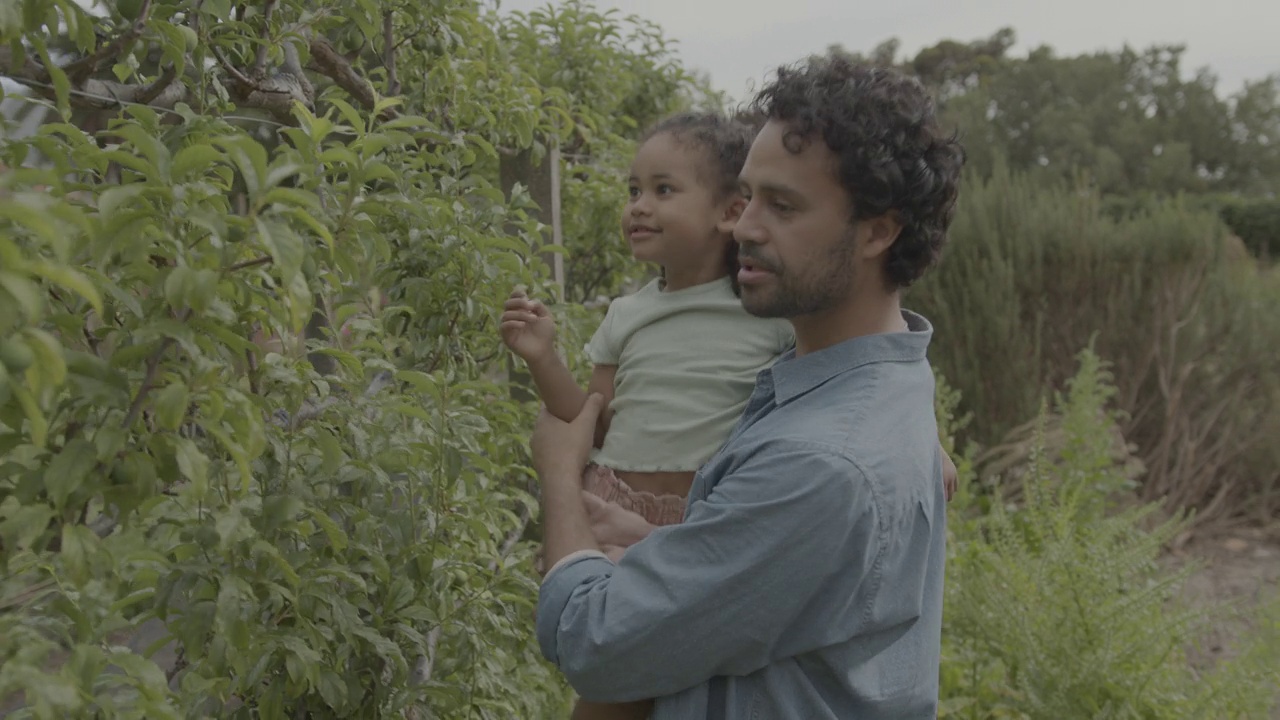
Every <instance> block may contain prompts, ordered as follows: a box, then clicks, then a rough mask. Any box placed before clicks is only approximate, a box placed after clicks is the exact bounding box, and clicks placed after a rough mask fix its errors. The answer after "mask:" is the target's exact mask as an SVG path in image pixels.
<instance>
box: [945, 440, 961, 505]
mask: <svg viewBox="0 0 1280 720" xmlns="http://www.w3.org/2000/svg"><path fill="white" fill-rule="evenodd" d="M959 487H960V473H959V471H958V470H956V464H955V462H954V461H952V459H951V456H950V455H948V454H947V453H946V451H945V450H944V451H943V452H942V489H943V491H944V492H945V493H946V495H947V502H951V498H953V497H955V496H956V489H957V488H959Z"/></svg>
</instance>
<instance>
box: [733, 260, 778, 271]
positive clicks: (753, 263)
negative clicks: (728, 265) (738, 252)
mask: <svg viewBox="0 0 1280 720" xmlns="http://www.w3.org/2000/svg"><path fill="white" fill-rule="evenodd" d="M738 267H740V268H742V269H743V270H746V271H747V272H753V273H754V272H770V273H771V272H775V271H774V269H773V267H772V266H770V265H768V264H766V263H762V262H760V261H759V260H755V259H753V258H748V257H742V256H739V257H738Z"/></svg>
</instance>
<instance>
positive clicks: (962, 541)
mask: <svg viewBox="0 0 1280 720" xmlns="http://www.w3.org/2000/svg"><path fill="white" fill-rule="evenodd" d="M1114 394H1115V389H1114V387H1113V386H1112V385H1111V383H1110V377H1109V375H1108V374H1107V372H1106V369H1105V367H1104V366H1103V364H1102V363H1101V361H1100V360H1099V358H1098V356H1097V355H1095V354H1094V353H1093V352H1092V351H1086V352H1084V353H1082V354H1081V355H1080V366H1079V371H1078V372H1077V374H1076V375H1075V377H1074V378H1073V379H1072V380H1071V382H1070V383H1069V389H1068V391H1067V392H1066V394H1065V395H1063V396H1061V397H1059V398H1058V400H1057V402H1056V406H1055V412H1054V413H1053V414H1050V413H1049V411H1048V409H1047V408H1046V409H1045V410H1044V411H1043V412H1042V413H1041V414H1040V417H1039V421H1038V422H1037V431H1036V433H1035V434H1034V436H1033V437H1032V438H1031V440H1030V443H1029V447H1028V448H1027V452H1026V454H1025V457H1026V458H1027V459H1026V461H1025V464H1020V465H1018V466H1016V467H1014V468H1012V473H1011V474H1013V475H1014V476H1015V477H1016V482H1017V483H1018V486H1019V488H1020V489H1021V490H1022V492H1021V502H1020V503H1017V504H1006V503H1005V502H996V503H993V504H992V505H991V506H990V511H989V512H988V513H986V514H981V515H977V516H974V515H972V514H971V513H970V512H969V511H970V510H971V509H972V506H971V504H970V503H971V502H972V498H970V497H968V495H967V485H966V484H962V486H961V487H962V492H961V496H960V498H959V499H958V500H957V502H956V504H955V505H954V506H953V508H952V510H951V513H950V516H951V521H950V522H951V523H952V533H953V537H952V539H951V543H950V553H949V555H950V557H949V559H948V567H947V590H946V592H947V597H946V610H945V614H944V622H945V627H944V631H943V634H944V662H943V667H942V696H943V703H942V709H941V712H940V713H939V716H940V717H942V718H957V719H961V718H1028V719H1036V720H1038V719H1040V718H1046V719H1047V718H1077V717H1078V718H1086V717H1087V718H1149V719H1153V720H1154V719H1156V718H1179V719H1185V720H1191V719H1193V718H1207V717H1213V718H1257V717H1263V716H1265V714H1266V712H1267V711H1268V709H1269V708H1271V707H1272V705H1273V703H1274V702H1275V701H1276V699H1277V698H1276V696H1275V676H1274V667H1275V664H1276V662H1277V661H1278V660H1280V626H1267V625H1261V627H1260V630H1261V632H1260V633H1259V634H1258V636H1257V638H1256V639H1255V641H1254V643H1253V644H1252V646H1251V647H1250V648H1248V649H1247V651H1246V652H1245V653H1244V654H1243V655H1241V656H1240V658H1239V659H1237V660H1236V661H1234V662H1232V663H1229V664H1225V665H1223V666H1221V667H1219V668H1217V669H1215V670H1214V672H1212V673H1210V674H1208V675H1207V676H1205V677H1197V676H1196V674H1195V672H1194V671H1193V669H1192V667H1191V665H1190V663H1189V661H1188V658H1187V654H1186V651H1187V650H1188V648H1190V647H1191V645H1192V643H1193V642H1194V641H1195V639H1196V637H1197V634H1198V632H1199V631H1200V630H1202V629H1203V628H1204V626H1205V624H1206V623H1207V622H1208V621H1209V619H1210V617H1211V616H1210V615H1206V614H1205V613H1203V612H1197V611H1194V610H1192V609H1190V608H1187V607H1185V606H1183V605H1181V604H1180V603H1179V602H1178V600H1177V592H1176V591H1177V590H1178V588H1179V586H1180V584H1181V583H1182V581H1183V579H1184V578H1185V577H1186V574H1187V573H1188V572H1190V568H1187V569H1184V570H1182V571H1169V570H1165V569H1163V568H1162V566H1161V565H1160V564H1159V563H1158V562H1157V560H1158V558H1159V556H1160V554H1161V550H1162V546H1163V544H1164V543H1165V542H1166V541H1167V540H1169V539H1170V538H1171V537H1172V536H1173V535H1174V534H1175V533H1176V532H1177V531H1178V530H1180V529H1181V528H1183V527H1185V521H1184V520H1181V519H1177V518H1175V519H1172V520H1165V521H1156V520H1155V515H1154V513H1155V512H1156V510H1157V508H1156V506H1154V505H1139V506H1129V507H1127V508H1126V507H1123V506H1121V505H1119V504H1117V502H1116V501H1117V500H1118V499H1120V498H1121V497H1123V495H1122V491H1123V489H1124V488H1125V487H1126V485H1127V484H1128V482H1129V481H1130V479H1131V477H1132V474H1133V471H1132V470H1133V469H1132V466H1131V465H1130V464H1129V463H1127V462H1126V458H1124V457H1118V456H1117V453H1116V452H1115V451H1114V448H1115V445H1114V443H1113V438H1114V437H1115V435H1116V433H1117V432H1118V429H1119V426H1118V421H1119V419H1120V416H1119V414H1118V413H1117V412H1116V411H1114V410H1113V409H1111V408H1110V405H1109V400H1110V399H1111V398H1112V397H1113V396H1114ZM961 470H962V472H964V471H965V465H964V464H962V465H961ZM1276 607H1277V608H1280V604H1278V605H1277V606H1276Z"/></svg>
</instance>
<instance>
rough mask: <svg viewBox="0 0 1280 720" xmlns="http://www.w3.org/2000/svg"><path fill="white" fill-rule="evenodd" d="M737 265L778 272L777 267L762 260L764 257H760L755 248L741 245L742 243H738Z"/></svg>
mask: <svg viewBox="0 0 1280 720" xmlns="http://www.w3.org/2000/svg"><path fill="white" fill-rule="evenodd" d="M738 264H739V265H751V266H752V267H755V268H758V269H760V270H765V271H767V272H772V273H776V272H778V267H777V265H775V264H774V263H773V262H771V261H769V260H766V259H764V257H762V256H761V255H760V252H759V251H758V250H756V249H755V248H752V247H749V246H747V245H743V244H742V243H738Z"/></svg>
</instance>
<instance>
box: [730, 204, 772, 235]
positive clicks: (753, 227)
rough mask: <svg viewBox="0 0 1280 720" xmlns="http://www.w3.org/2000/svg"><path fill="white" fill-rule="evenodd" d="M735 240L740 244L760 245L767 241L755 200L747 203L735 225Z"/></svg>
mask: <svg viewBox="0 0 1280 720" xmlns="http://www.w3.org/2000/svg"><path fill="white" fill-rule="evenodd" d="M733 239H734V240H737V241H738V243H739V244H748V243H750V244H753V245H759V244H761V243H763V242H764V241H765V239H766V238H765V232H764V226H763V225H761V223H760V218H759V213H758V212H756V204H755V201H754V200H749V201H747V206H746V207H744V208H743V209H742V214H741V215H739V216H738V221H737V222H736V223H734V225H733Z"/></svg>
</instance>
